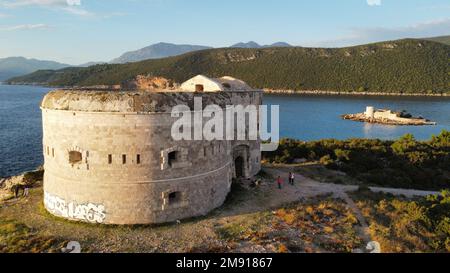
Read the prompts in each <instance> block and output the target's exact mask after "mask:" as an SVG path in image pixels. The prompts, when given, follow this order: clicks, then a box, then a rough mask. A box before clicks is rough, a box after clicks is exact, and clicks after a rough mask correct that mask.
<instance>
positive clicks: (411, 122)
mask: <svg viewBox="0 0 450 273" xmlns="http://www.w3.org/2000/svg"><path fill="white" fill-rule="evenodd" d="M341 117H342V118H343V119H345V120H353V121H359V122H367V123H378V124H384V125H400V126H425V125H436V122H432V121H429V120H426V119H420V118H411V119H408V120H406V119H404V120H392V119H385V118H368V117H366V115H365V114H364V113H358V114H347V115H342V116H341Z"/></svg>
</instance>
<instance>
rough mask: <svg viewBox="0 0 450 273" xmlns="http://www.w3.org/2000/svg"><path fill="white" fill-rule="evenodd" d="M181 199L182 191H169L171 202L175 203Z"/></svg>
mask: <svg viewBox="0 0 450 273" xmlns="http://www.w3.org/2000/svg"><path fill="white" fill-rule="evenodd" d="M180 201H181V192H178V191H175V192H171V193H169V204H174V203H177V202H180Z"/></svg>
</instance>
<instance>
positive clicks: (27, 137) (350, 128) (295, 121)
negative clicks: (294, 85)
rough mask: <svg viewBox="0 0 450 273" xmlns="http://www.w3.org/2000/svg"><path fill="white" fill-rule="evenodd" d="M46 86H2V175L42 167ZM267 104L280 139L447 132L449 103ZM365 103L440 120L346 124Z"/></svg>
mask: <svg viewBox="0 0 450 273" xmlns="http://www.w3.org/2000/svg"><path fill="white" fill-rule="evenodd" d="M49 90H50V89H48V88H43V87H32V86H6V85H0V177H5V176H10V175H15V174H19V173H22V172H24V171H27V170H32V169H34V168H36V167H38V166H39V165H41V164H42V161H43V158H42V128H41V126H42V124H41V113H40V109H39V104H40V101H41V100H42V98H43V96H44V95H45V94H46V93H47V92H48V91H49ZM264 103H265V104H269V105H270V104H277V105H280V133H281V136H282V137H291V138H297V139H302V140H318V139H323V138H338V139H347V138H353V137H358V138H381V139H395V138H397V137H399V136H401V135H404V134H406V133H413V134H414V135H415V136H416V138H418V139H428V138H429V137H430V136H431V135H433V134H438V133H439V132H440V131H441V130H443V129H446V130H450V99H443V98H396V97H376V98H375V97H369V98H362V97H361V98H359V97H342V96H339V97H329V96H295V95H286V96H284V95H266V96H265V98H264ZM367 105H372V106H375V107H378V108H390V109H393V110H403V109H405V110H407V111H409V112H410V113H412V114H413V115H417V116H419V115H421V116H424V117H426V118H428V119H431V120H433V121H436V122H438V125H437V126H426V127H409V126H408V127H402V126H385V125H373V124H365V123H359V122H353V121H346V120H342V119H341V118H340V115H342V114H346V113H357V112H363V111H364V110H365V107H366V106H367Z"/></svg>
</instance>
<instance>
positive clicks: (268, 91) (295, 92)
mask: <svg viewBox="0 0 450 273" xmlns="http://www.w3.org/2000/svg"><path fill="white" fill-rule="evenodd" d="M263 90H264V93H266V94H280V95H318V96H322V95H323V96H326V95H330V96H393V97H448V98H450V93H436V94H434V93H433V94H426V93H386V92H346V91H322V90H274V89H267V88H264V89H263Z"/></svg>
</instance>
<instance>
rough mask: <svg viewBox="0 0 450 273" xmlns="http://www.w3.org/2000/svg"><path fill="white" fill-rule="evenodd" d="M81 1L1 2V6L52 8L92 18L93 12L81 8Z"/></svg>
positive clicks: (34, 0) (0, 0)
mask: <svg viewBox="0 0 450 273" xmlns="http://www.w3.org/2000/svg"><path fill="white" fill-rule="evenodd" d="M81 4H82V2H81V0H15V1H12V0H7V1H2V0H0V6H3V7H6V8H20V7H29V6H39V7H45V8H51V9H56V10H61V11H64V12H67V13H70V14H74V15H78V16H92V15H94V14H93V13H92V12H89V11H87V10H85V9H83V8H81Z"/></svg>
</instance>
